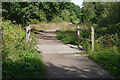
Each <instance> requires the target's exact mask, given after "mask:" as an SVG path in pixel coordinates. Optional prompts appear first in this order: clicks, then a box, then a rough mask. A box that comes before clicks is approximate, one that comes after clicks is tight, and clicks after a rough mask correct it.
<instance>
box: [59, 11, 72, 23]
mask: <svg viewBox="0 0 120 80" xmlns="http://www.w3.org/2000/svg"><path fill="white" fill-rule="evenodd" d="M60 17H62V19H63V20H64V21H66V22H71V20H70V13H69V12H68V11H67V10H63V11H62V12H61V16H60Z"/></svg>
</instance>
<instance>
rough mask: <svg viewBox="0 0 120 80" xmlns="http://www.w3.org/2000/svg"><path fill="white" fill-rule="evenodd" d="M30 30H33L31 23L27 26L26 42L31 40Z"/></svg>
mask: <svg viewBox="0 0 120 80" xmlns="http://www.w3.org/2000/svg"><path fill="white" fill-rule="evenodd" d="M30 31H31V28H30V25H29V26H28V27H27V28H26V43H28V42H29V38H30Z"/></svg>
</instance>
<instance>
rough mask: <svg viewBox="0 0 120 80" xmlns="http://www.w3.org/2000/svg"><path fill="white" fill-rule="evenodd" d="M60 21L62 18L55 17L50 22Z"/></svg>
mask: <svg viewBox="0 0 120 80" xmlns="http://www.w3.org/2000/svg"><path fill="white" fill-rule="evenodd" d="M62 21H63V20H62V18H60V17H59V16H57V17H55V18H54V19H53V20H52V22H54V23H57V22H62Z"/></svg>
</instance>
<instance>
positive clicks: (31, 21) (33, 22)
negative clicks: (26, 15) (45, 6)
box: [30, 19, 40, 24]
mask: <svg viewBox="0 0 120 80" xmlns="http://www.w3.org/2000/svg"><path fill="white" fill-rule="evenodd" d="M30 23H31V24H38V23H40V21H39V20H37V19H31V20H30Z"/></svg>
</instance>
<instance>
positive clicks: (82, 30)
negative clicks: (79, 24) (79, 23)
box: [77, 29, 90, 32]
mask: <svg viewBox="0 0 120 80" xmlns="http://www.w3.org/2000/svg"><path fill="white" fill-rule="evenodd" d="M77 30H81V31H86V32H90V30H86V29H77Z"/></svg>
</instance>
